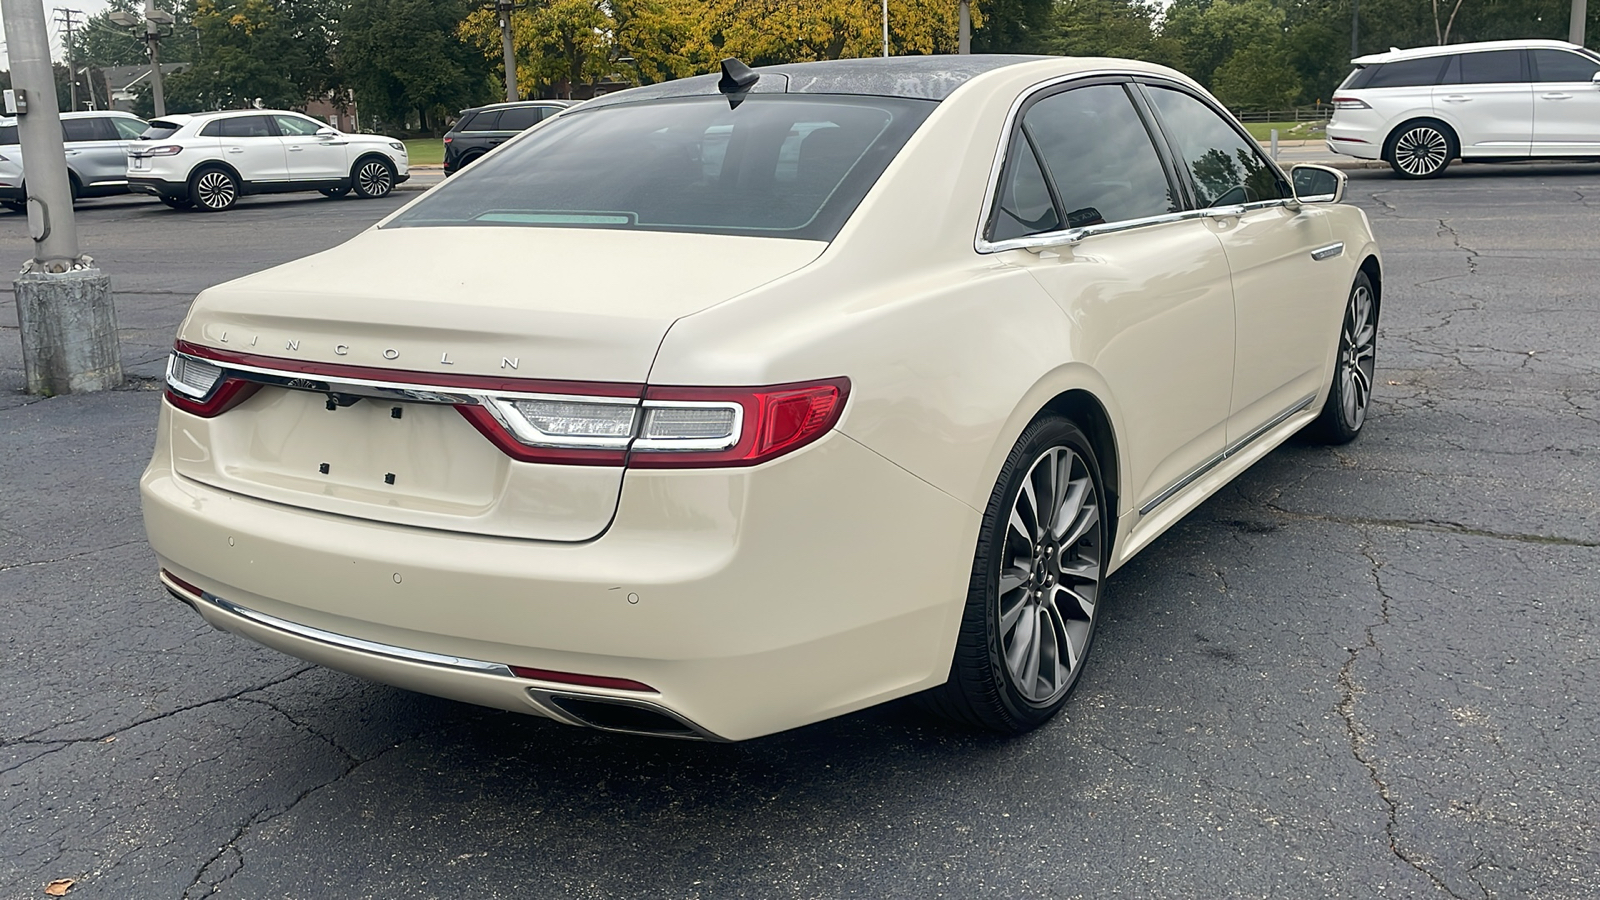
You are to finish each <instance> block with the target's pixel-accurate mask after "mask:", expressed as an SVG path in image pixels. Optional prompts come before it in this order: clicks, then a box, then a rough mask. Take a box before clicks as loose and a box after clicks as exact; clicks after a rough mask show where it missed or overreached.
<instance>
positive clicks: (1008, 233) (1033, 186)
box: [989, 132, 1061, 241]
mask: <svg viewBox="0 0 1600 900" xmlns="http://www.w3.org/2000/svg"><path fill="white" fill-rule="evenodd" d="M1009 155H1010V156H1011V161H1010V163H1009V164H1008V165H1007V167H1006V173H1005V176H1004V177H1003V178H1002V180H1001V182H1000V185H1001V187H1000V196H999V198H998V199H997V201H996V203H995V211H994V217H993V218H992V219H991V220H990V224H989V240H991V241H1009V240H1011V239H1012V238H1019V237H1027V236H1028V235H1030V234H1043V233H1044V232H1047V231H1057V230H1060V228H1061V219H1060V217H1058V216H1057V215H1056V204H1055V200H1054V199H1052V198H1051V196H1050V187H1049V186H1048V185H1046V184H1045V181H1044V170H1043V169H1041V168H1040V167H1039V158H1038V156H1037V154H1036V153H1035V151H1034V149H1033V142H1032V141H1029V140H1028V136H1027V133H1026V132H1020V133H1018V134H1017V136H1016V137H1015V138H1013V139H1012V141H1011V149H1010V151H1009Z"/></svg>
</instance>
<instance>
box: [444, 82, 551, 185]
mask: <svg viewBox="0 0 1600 900" xmlns="http://www.w3.org/2000/svg"><path fill="white" fill-rule="evenodd" d="M571 105H572V104H571V103H569V102H568V101H566V100H518V101H516V102H514V103H494V104H490V105H489V106H479V107H474V108H473V109H463V110H462V111H461V118H460V119H457V120H456V124H455V125H453V126H451V128H450V130H449V131H448V132H446V133H445V136H444V173H445V174H446V175H454V174H455V173H457V172H459V171H461V170H462V169H464V168H466V167H467V165H468V164H469V163H471V162H472V161H473V160H475V159H477V158H478V157H480V156H482V155H484V154H485V153H488V152H489V151H490V150H493V149H494V148H496V147H498V146H500V145H501V144H503V143H505V142H506V141H509V140H511V139H512V138H514V137H516V136H517V135H518V134H520V133H522V132H523V131H524V130H525V129H528V128H532V127H533V126H535V125H537V124H539V123H540V122H542V121H544V120H545V119H548V118H550V117H551V116H553V115H555V114H556V113H558V112H561V111H562V110H563V109H566V108H567V107H569V106H571Z"/></svg>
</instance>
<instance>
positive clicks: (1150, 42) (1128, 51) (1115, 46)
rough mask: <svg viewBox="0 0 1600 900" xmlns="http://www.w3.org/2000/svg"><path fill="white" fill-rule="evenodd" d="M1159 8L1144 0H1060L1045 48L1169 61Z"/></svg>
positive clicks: (1067, 53) (1074, 53)
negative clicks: (1161, 40) (1158, 25)
mask: <svg viewBox="0 0 1600 900" xmlns="http://www.w3.org/2000/svg"><path fill="white" fill-rule="evenodd" d="M1157 12H1158V10H1157V9H1156V8H1155V7H1153V6H1148V5H1146V4H1145V3H1143V2H1141V0H1057V2H1056V5H1055V13H1054V15H1053V16H1052V17H1051V20H1050V28H1049V31H1048V34H1047V35H1046V37H1045V41H1044V49H1045V50H1046V52H1049V53H1055V54H1060V55H1062V56H1117V57H1126V58H1130V59H1146V60H1152V61H1154V62H1163V63H1165V62H1169V61H1170V60H1169V59H1167V57H1169V56H1170V55H1171V53H1170V51H1168V50H1166V48H1164V47H1161V46H1160V45H1159V44H1158V41H1157V39H1156V33H1155V27H1154V26H1155V19H1156V15H1157Z"/></svg>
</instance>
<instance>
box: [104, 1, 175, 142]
mask: <svg viewBox="0 0 1600 900" xmlns="http://www.w3.org/2000/svg"><path fill="white" fill-rule="evenodd" d="M106 18H108V19H110V20H111V21H112V22H115V23H116V24H118V25H121V26H122V27H123V28H132V29H134V30H135V31H138V30H139V25H140V22H139V17H138V16H135V15H133V14H131V13H125V12H120V11H119V12H113V13H110V14H108V15H107V16H106ZM173 21H174V19H173V16H172V13H169V12H167V11H165V10H162V9H157V8H156V0H144V23H143V24H144V34H142V35H139V38H140V39H141V40H143V41H144V43H145V49H146V52H148V53H149V54H150V99H151V100H153V101H154V102H155V107H156V116H157V117H160V116H164V115H166V114H167V98H166V95H165V93H164V92H163V91H162V89H161V38H162V34H161V26H162V25H171V24H172V23H173Z"/></svg>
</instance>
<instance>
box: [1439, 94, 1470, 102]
mask: <svg viewBox="0 0 1600 900" xmlns="http://www.w3.org/2000/svg"><path fill="white" fill-rule="evenodd" d="M1441 99H1443V100H1444V102H1446V103H1468V102H1471V100H1472V98H1471V97H1466V96H1463V95H1461V94H1451V95H1450V96H1448V97H1444V98H1441Z"/></svg>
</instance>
